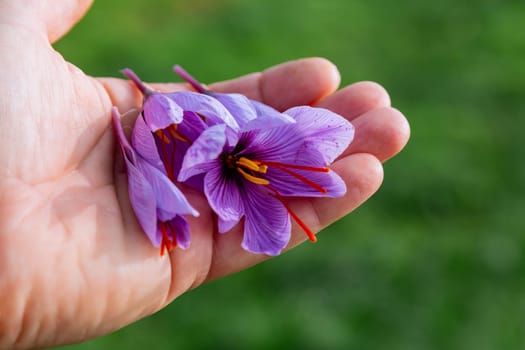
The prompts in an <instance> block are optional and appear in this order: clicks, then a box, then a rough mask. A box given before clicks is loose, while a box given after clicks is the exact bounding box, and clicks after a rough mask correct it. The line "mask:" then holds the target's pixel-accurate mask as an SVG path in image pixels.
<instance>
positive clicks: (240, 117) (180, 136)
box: [113, 66, 354, 255]
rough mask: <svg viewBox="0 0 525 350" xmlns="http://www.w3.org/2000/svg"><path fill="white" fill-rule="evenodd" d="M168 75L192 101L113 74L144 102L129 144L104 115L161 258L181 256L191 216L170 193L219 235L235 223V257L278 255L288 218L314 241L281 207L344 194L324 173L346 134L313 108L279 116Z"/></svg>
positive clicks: (335, 118)
mask: <svg viewBox="0 0 525 350" xmlns="http://www.w3.org/2000/svg"><path fill="white" fill-rule="evenodd" d="M174 70H175V72H176V73H178V74H179V75H180V76H181V77H182V78H183V79H184V80H186V81H187V82H188V83H190V84H191V85H192V87H193V88H194V89H195V90H196V91H195V92H190V91H183V92H173V93H161V92H158V91H154V90H152V89H151V88H149V87H148V86H146V84H144V83H143V82H142V81H141V80H140V79H139V78H138V77H137V76H136V75H135V73H133V72H132V71H131V70H129V69H125V70H124V71H123V73H124V74H125V75H126V76H127V77H129V78H130V79H131V80H132V81H133V82H134V83H135V85H136V86H137V87H138V88H139V90H140V91H141V92H142V93H143V96H144V102H143V107H142V110H141V113H140V115H139V117H138V118H137V120H136V122H135V126H134V128H133V131H132V135H131V142H129V141H128V140H127V139H126V137H125V135H124V132H123V130H122V126H121V123H120V116H119V113H118V111H117V109H116V108H115V107H114V108H113V123H114V128H115V131H116V135H117V139H118V142H119V144H120V148H121V150H122V154H123V156H124V159H125V162H126V167H127V174H128V187H129V196H130V200H131V204H132V207H133V210H134V212H135V215H136V217H137V219H138V222H139V223H140V225H141V226H142V228H143V230H144V232H145V233H146V234H147V236H148V237H149V239H150V240H151V242H152V244H153V245H154V246H155V247H159V248H160V252H161V255H163V254H164V253H165V251H171V250H172V249H173V248H174V247H180V248H182V249H185V248H187V247H188V246H189V244H190V231H189V225H188V222H187V220H186V218H185V215H193V216H198V212H197V211H196V210H195V209H194V208H193V207H192V206H191V204H190V203H189V202H188V200H187V199H186V197H185V196H184V194H183V193H182V192H181V191H180V190H179V188H178V187H177V185H178V184H179V183H184V184H186V185H188V186H191V187H193V188H196V189H198V190H200V191H202V192H203V193H204V195H205V196H206V198H207V200H208V202H209V205H210V207H211V208H212V209H213V211H214V212H215V213H216V215H217V219H218V222H217V226H218V230H219V232H220V233H226V232H228V231H229V230H231V229H232V228H233V227H234V226H236V225H237V224H239V222H240V221H241V219H243V218H244V239H243V242H242V247H243V248H244V249H245V250H247V251H250V252H252V253H262V254H267V255H277V254H279V253H280V252H281V251H282V250H283V248H285V247H286V245H287V243H288V241H289V240H290V233H291V219H290V218H293V219H294V220H295V221H296V222H297V223H298V224H299V225H300V226H301V227H302V228H303V230H304V231H305V232H306V234H307V235H308V237H309V238H310V240H311V241H315V240H316V238H315V235H314V234H313V232H311V230H310V229H309V228H308V227H307V226H306V225H305V224H304V223H303V222H302V221H301V219H300V218H299V217H298V216H297V215H296V214H295V213H294V212H293V211H292V210H291V209H290V207H289V205H288V204H287V200H286V197H339V196H342V195H343V194H344V193H345V192H346V186H345V183H344V182H343V180H342V179H341V178H340V177H339V176H338V175H337V174H335V173H334V172H333V171H331V170H330V168H328V166H329V165H330V164H331V163H332V162H333V161H334V160H335V159H336V157H338V156H339V155H340V154H341V153H342V152H343V151H344V150H345V149H346V148H347V147H348V145H349V144H350V142H351V141H352V139H353V135H354V128H353V126H352V124H350V123H349V122H348V121H347V120H346V119H344V118H343V117H341V116H339V115H337V114H335V113H333V112H331V111H329V110H326V109H322V108H314V107H309V106H300V107H294V108H291V109H288V110H286V111H285V112H282V113H281V112H278V111H277V110H275V109H273V108H271V107H269V106H267V105H265V104H263V103H260V102H257V101H253V100H250V99H248V98H247V97H245V96H244V95H241V94H222V93H216V92H212V91H209V90H207V89H205V88H204V87H203V86H202V85H201V84H200V83H198V82H197V81H196V80H195V79H194V78H193V77H191V76H190V75H189V74H188V73H187V72H185V71H184V70H183V69H182V68H181V67H179V66H175V68H174Z"/></svg>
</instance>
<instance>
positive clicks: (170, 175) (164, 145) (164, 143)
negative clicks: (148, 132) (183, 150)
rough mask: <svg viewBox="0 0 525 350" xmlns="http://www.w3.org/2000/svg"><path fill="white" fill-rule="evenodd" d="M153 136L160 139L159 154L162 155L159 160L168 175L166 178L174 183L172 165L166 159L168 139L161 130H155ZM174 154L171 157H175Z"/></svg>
mask: <svg viewBox="0 0 525 350" xmlns="http://www.w3.org/2000/svg"><path fill="white" fill-rule="evenodd" d="M155 135H157V136H159V138H160V152H161V154H162V157H161V160H162V163H163V164H164V168H165V169H166V173H167V174H168V178H169V179H170V180H171V181H175V176H174V174H173V169H172V164H170V161H169V159H168V148H167V144H168V143H169V138H168V137H167V136H166V134H164V133H163V131H162V130H157V131H156V132H155ZM174 154H175V152H173V154H172V156H173V158H174V157H175V155H174Z"/></svg>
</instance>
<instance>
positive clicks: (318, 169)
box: [261, 162, 330, 173]
mask: <svg viewBox="0 0 525 350" xmlns="http://www.w3.org/2000/svg"><path fill="white" fill-rule="evenodd" d="M261 163H264V164H266V165H270V166H274V167H277V168H292V169H300V170H309V171H316V172H318V173H329V172H330V168H327V167H313V166H307V165H296V164H286V163H279V162H261Z"/></svg>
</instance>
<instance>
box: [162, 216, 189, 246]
mask: <svg viewBox="0 0 525 350" xmlns="http://www.w3.org/2000/svg"><path fill="white" fill-rule="evenodd" d="M167 224H168V225H169V226H170V228H171V230H172V232H175V237H174V238H175V240H176V241H177V246H178V247H179V248H182V249H186V248H188V247H189V246H190V226H189V225H188V221H187V220H186V219H185V218H184V217H183V216H180V215H177V216H175V217H174V218H173V219H172V220H170V221H169V222H168V223H167Z"/></svg>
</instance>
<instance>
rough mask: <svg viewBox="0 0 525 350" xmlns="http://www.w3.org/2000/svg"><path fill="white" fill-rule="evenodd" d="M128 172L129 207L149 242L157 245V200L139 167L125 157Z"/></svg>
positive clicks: (158, 243)
mask: <svg viewBox="0 0 525 350" xmlns="http://www.w3.org/2000/svg"><path fill="white" fill-rule="evenodd" d="M126 167H127V173H128V193H129V200H130V202H131V207H132V208H133V211H134V212H135V216H136V217H137V221H138V222H139V224H140V226H141V227H142V229H143V230H144V232H145V233H146V235H147V236H148V238H149V239H150V241H151V243H152V244H153V245H154V246H155V247H158V246H159V245H160V241H157V238H156V232H157V204H156V202H157V200H156V196H155V192H154V190H153V187H152V186H151V184H150V183H149V181H148V179H147V178H146V177H145V176H144V174H142V172H141V171H140V169H139V168H137V167H136V166H134V165H133V164H132V163H131V162H130V161H129V160H127V158H126Z"/></svg>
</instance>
